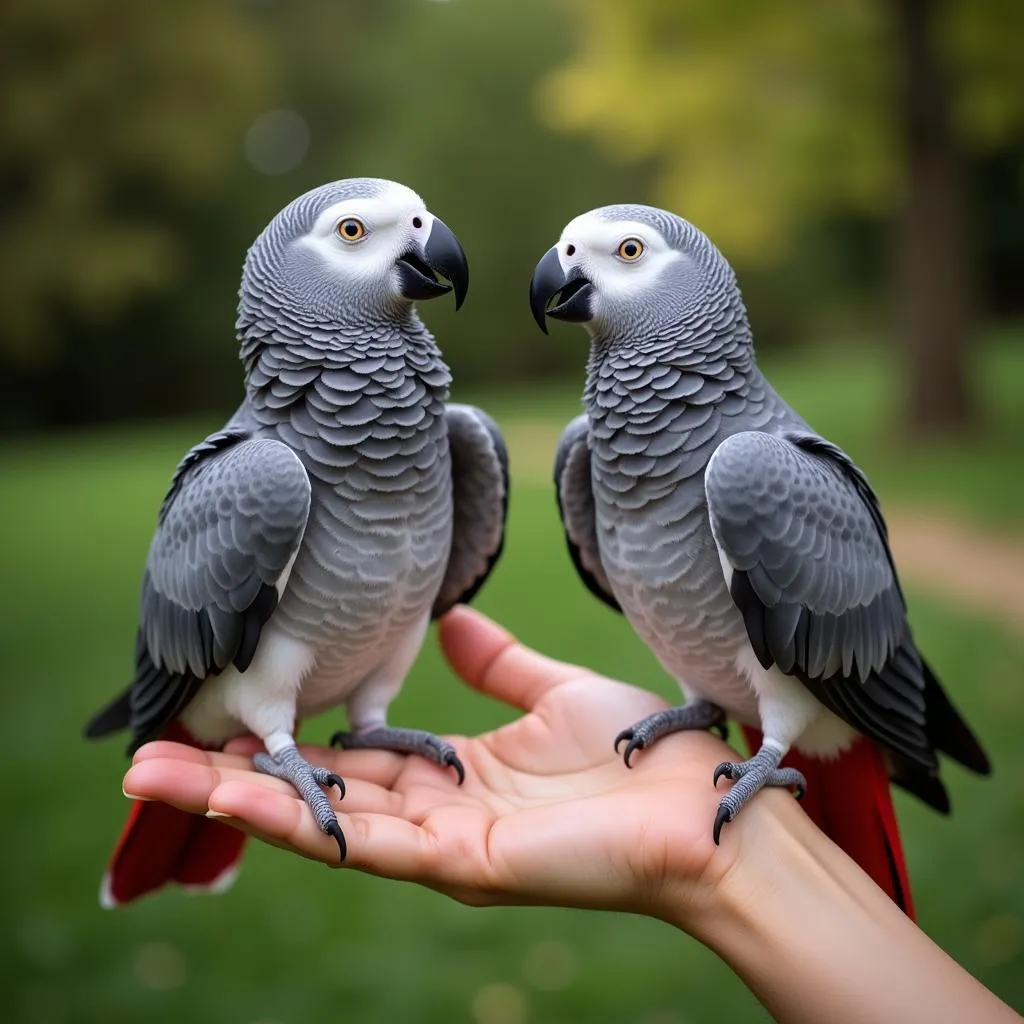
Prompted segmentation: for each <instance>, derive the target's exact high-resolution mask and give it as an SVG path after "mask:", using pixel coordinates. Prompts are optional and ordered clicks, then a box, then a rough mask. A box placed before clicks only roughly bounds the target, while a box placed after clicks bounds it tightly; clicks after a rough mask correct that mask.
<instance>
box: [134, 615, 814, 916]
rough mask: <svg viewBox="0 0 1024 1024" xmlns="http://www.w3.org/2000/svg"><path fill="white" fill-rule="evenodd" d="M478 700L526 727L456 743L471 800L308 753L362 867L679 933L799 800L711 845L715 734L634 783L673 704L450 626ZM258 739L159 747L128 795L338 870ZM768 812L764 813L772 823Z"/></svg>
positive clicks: (495, 900)
mask: <svg viewBox="0 0 1024 1024" xmlns="http://www.w3.org/2000/svg"><path fill="white" fill-rule="evenodd" d="M440 639H441V645H442V647H443V649H444V652H445V655H446V656H447V658H448V660H449V662H450V663H451V665H452V667H453V668H454V669H455V671H456V672H457V673H458V674H459V676H460V677H461V678H462V679H464V680H465V681H466V682H467V683H468V684H469V685H470V686H472V687H473V688H475V689H477V690H480V691H481V692H483V693H485V694H487V695H489V696H492V697H494V698H496V699H498V700H501V701H504V702H505V703H507V704H511V705H512V706H514V707H517V708H520V709H522V710H523V711H525V712H526V714H525V715H524V716H523V717H521V718H519V719H517V720H516V721H515V722H512V723H511V724H509V725H506V726H503V727H502V728H500V729H497V730H495V731H493V732H488V733H484V734H483V735H481V736H478V737H475V738H464V737H454V738H452V742H453V743H454V744H455V746H456V748H457V750H458V753H459V756H460V757H461V758H462V761H463V763H464V765H465V766H466V772H467V777H466V781H465V784H464V785H463V786H456V785H455V784H454V781H453V779H452V777H451V774H450V772H446V771H444V770H442V769H440V768H438V767H436V766H435V765H432V764H430V763H428V762H427V761H425V760H423V759H422V758H417V757H405V756H403V755H399V754H391V753H386V752H381V751H358V750H354V751H338V750H332V749H329V748H322V747H305V748H304V750H303V752H304V755H305V756H306V757H307V758H308V759H309V760H310V761H311V762H312V763H314V764H320V765H323V766H324V767H326V768H328V769H329V770H331V771H334V772H337V773H338V774H340V775H341V776H343V777H344V779H345V781H346V785H347V793H346V796H345V798H344V800H341V801H338V800H337V797H336V796H335V798H334V799H335V805H336V807H337V809H338V811H339V814H338V819H339V822H340V823H341V827H342V829H343V830H344V832H345V834H346V837H347V838H348V850H349V854H348V859H347V861H346V866H348V867H355V868H359V869H361V870H364V871H368V872H370V873H372V874H376V875H382V876H386V877H389V878H396V879H403V880H407V881H415V882H419V883H421V884H423V885H427V886H429V887H431V888H434V889H437V890H439V891H441V892H444V893H447V894H448V895H450V896H453V897H454V898H456V899H459V900H461V901H463V902H465V903H469V904H474V905H484V904H501V903H506V904H508V903H517V904H538V903H550V904H557V905H560V906H577V907H591V908H596V909H615V910H628V911H635V912H640V913H648V914H652V915H655V916H669V915H670V914H671V916H672V917H673V919H675V920H676V921H679V919H680V916H681V913H682V915H683V916H684V917H686V916H690V915H691V914H699V913H700V912H701V911H704V910H707V909H708V901H709V900H711V899H713V898H714V896H715V893H716V892H717V890H718V888H719V883H720V881H721V880H722V879H723V878H725V877H726V875H727V874H728V873H729V869H730V867H731V865H732V864H733V863H734V862H735V860H736V859H737V858H738V857H740V856H742V849H743V847H744V846H746V845H748V844H749V843H750V840H749V838H748V837H750V836H751V835H752V834H756V831H757V829H758V827H759V819H760V818H763V816H764V815H765V814H770V813H772V810H771V809H772V808H778V807H781V806H782V805H783V802H785V803H786V804H793V803H794V801H793V800H792V798H791V797H789V796H788V795H786V794H781V793H780V794H771V793H767V792H766V793H765V794H762V795H761V796H759V799H758V800H757V801H754V802H753V803H752V805H751V807H750V809H749V810H748V811H747V812H746V813H745V814H743V815H741V816H740V817H739V818H738V819H737V821H736V822H735V823H734V824H733V825H732V826H731V827H730V829H729V831H728V833H727V835H728V837H729V841H728V842H723V845H722V846H721V847H716V846H715V845H714V844H713V842H712V840H711V826H712V823H713V821H714V818H715V812H716V809H717V806H718V800H719V797H720V795H721V794H720V793H716V790H715V787H714V786H713V785H712V773H713V771H714V768H715V765H717V764H718V763H719V762H720V761H723V760H726V759H728V758H731V757H732V756H733V752H732V751H731V750H730V749H729V748H728V747H726V746H725V744H723V743H722V742H721V741H720V740H719V739H717V738H716V737H714V736H711V735H710V734H707V733H703V732H700V733H686V734H677V735H675V736H671V737H666V738H664V739H662V740H660V741H659V742H658V744H657V745H656V746H655V747H653V748H652V749H651V750H648V751H643V752H641V753H640V755H639V756H637V757H635V758H634V759H633V765H634V767H633V768H632V769H631V770H628V769H626V768H625V766H624V765H623V763H622V758H621V757H620V756H619V755H617V754H616V753H615V751H614V750H613V748H612V741H613V739H614V737H615V735H616V734H617V733H618V732H619V731H620V729H622V727H623V725H624V724H628V723H630V722H633V721H636V720H638V719H640V718H642V717H644V716H645V715H647V714H650V713H651V712H653V711H655V710H657V709H658V708H659V707H663V706H665V705H664V703H663V702H662V701H661V700H660V699H659V698H658V697H656V696H655V695H653V694H651V693H648V692H646V691H644V690H641V689H638V688H636V687H633V686H628V685H626V684H624V683H619V682H614V681H612V680H610V679H605V678H603V677H601V676H598V675H596V674H594V673H592V672H590V671H587V670H585V669H582V668H578V667H575V666H571V665H567V664H564V663H562V662H558V661H554V660H552V659H550V658H546V657H544V656H542V655H540V654H538V653H536V652H535V651H532V650H530V649H529V648H527V647H524V646H522V645H521V644H519V643H517V642H516V640H515V639H514V638H513V637H512V636H510V635H509V634H508V633H507V632H505V631H504V630H503V629H501V628H500V627H499V626H497V625H496V624H495V623H493V622H492V621H491V620H489V619H487V618H486V617H484V616H483V615H481V614H479V613H478V612H474V611H471V610H469V609H465V608H460V609H456V610H455V611H453V612H452V613H450V614H449V615H448V616H447V617H446V618H445V619H444V620H443V621H442V623H441V626H440ZM256 749H259V748H258V747H257V745H256V744H255V741H253V740H245V741H236V742H235V743H233V744H231V745H230V746H229V750H228V752H225V753H209V752H205V751H201V750H197V749H195V748H192V747H185V746H181V745H179V744H175V743H167V742H156V743H150V744H148V745H147V746H145V747H143V748H142V749H141V750H139V752H138V753H137V754H136V755H135V760H134V764H133V766H132V768H131V769H130V770H129V771H128V773H127V775H126V776H125V780H124V790H125V793H126V795H128V796H131V797H139V798H143V799H152V800H163V801H165V802H167V803H170V804H173V805H175V806H176V807H180V808H183V809H185V810H188V811H192V812H195V813H210V814H211V815H216V816H224V820H225V821H226V822H227V823H228V824H231V825H234V826H236V827H238V828H242V829H244V830H245V831H247V832H250V833H252V834H253V835H255V836H257V837H258V838H260V839H263V840H264V841H266V842H269V843H272V844H274V845H277V846H282V847H285V848H287V849H291V850H293V851H294V852H296V853H300V854H302V855H304V856H306V857H310V858H313V859H316V860H322V861H324V862H325V863H327V864H331V865H337V856H338V854H337V845H336V844H335V842H334V840H333V839H331V838H330V837H329V836H325V835H324V834H323V833H322V832H321V831H320V830H319V828H318V827H317V825H316V823H315V822H314V821H313V818H312V817H311V815H310V814H309V811H308V808H307V807H306V805H305V804H304V803H303V801H302V800H301V799H300V798H299V797H298V795H297V794H296V792H295V791H294V789H293V788H292V787H291V786H290V785H288V784H287V783H284V782H281V781H279V780H277V779H275V778H273V777H271V776H268V775H264V774H260V773H258V772H256V771H255V770H254V768H253V767H252V763H251V760H250V759H249V757H248V756H245V755H247V754H251V753H252V752H254V751H255V750H256ZM758 806H760V807H761V811H758V810H756V808H757V807H758Z"/></svg>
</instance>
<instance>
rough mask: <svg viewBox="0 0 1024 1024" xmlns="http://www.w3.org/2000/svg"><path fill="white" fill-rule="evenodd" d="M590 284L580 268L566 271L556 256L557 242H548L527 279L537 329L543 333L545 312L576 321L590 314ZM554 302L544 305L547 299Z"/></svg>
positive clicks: (546, 327) (545, 323) (551, 315)
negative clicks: (547, 247) (530, 278)
mask: <svg viewBox="0 0 1024 1024" xmlns="http://www.w3.org/2000/svg"><path fill="white" fill-rule="evenodd" d="M593 290H594V286H593V285H592V284H591V283H590V281H588V280H587V279H586V278H585V277H584V276H583V272H582V271H581V270H579V269H577V268H576V267H573V268H572V270H570V271H569V273H568V274H566V273H565V271H563V270H562V264H561V262H560V261H559V259H558V246H552V247H551V248H550V249H548V251H547V252H546V253H544V255H543V256H542V257H541V260H540V263H538V264H537V268H536V269H535V270H534V272H533V279H532V280H531V281H530V311H531V312H532V313H533V319H534V320H536V321H537V325H538V326H539V327H540V329H541V330H542V331H543V332H544V333H545V334H547V333H548V325H547V321H546V320H545V319H544V318H545V316H550V317H553V318H554V319H555V320H565V321H568V322H569V323H576V324H580V323H583V322H584V321H586V320H589V319H590V318H591V316H593V312H592V311H591V308H590V296H591V293H592V292H593ZM552 299H554V300H555V304H554V305H553V306H552V307H551V308H550V309H548V303H549V302H551V300H552Z"/></svg>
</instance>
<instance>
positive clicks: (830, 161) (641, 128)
mask: <svg viewBox="0 0 1024 1024" xmlns="http://www.w3.org/2000/svg"><path fill="white" fill-rule="evenodd" d="M570 9H571V10H572V12H573V15H574V19H573V20H574V22H575V23H576V24H578V26H579V28H580V34H579V40H580V41H579V45H578V47H577V50H576V52H575V54H574V56H573V58H572V60H571V61H570V62H568V64H567V65H566V66H565V67H563V68H562V69H560V70H559V71H557V72H555V73H553V74H552V75H551V76H549V78H548V79H547V81H546V82H545V84H544V87H543V89H542V91H541V94H540V102H539V106H540V109H541V111H542V112H543V113H544V114H545V116H546V117H547V118H548V120H549V122H550V123H551V124H553V125H556V126H558V127H560V128H572V129H577V130H582V131H585V132H587V133H588V134H590V135H592V136H594V137H595V138H597V139H598V140H600V142H601V143H602V148H603V150H604V151H605V152H606V153H607V154H608V155H609V156H610V157H613V158H615V159H618V160H622V161H626V162H635V161H639V160H645V161H650V160H652V159H656V160H657V166H658V177H657V188H656V195H657V198H658V200H659V201H660V202H661V203H662V205H665V206H667V207H669V208H671V209H675V210H679V211H681V212H684V213H685V214H686V215H687V216H688V217H690V218H691V219H693V220H695V221H696V222H698V223H699V224H701V225H702V227H704V228H705V230H707V231H708V232H709V233H710V234H711V236H712V237H713V238H715V239H716V241H718V242H719V243H720V244H721V245H722V247H723V248H724V249H725V250H726V251H728V252H729V253H730V254H731V255H735V256H736V257H737V258H740V259H742V260H743V261H744V262H747V263H750V264H757V263H772V262H774V261H777V260H778V259H779V258H780V256H781V255H782V254H784V253H785V252H786V250H787V248H788V246H789V245H790V244H791V243H792V241H793V240H794V238H795V237H796V234H795V231H794V229H795V228H796V227H799V226H800V225H802V224H804V223H806V222H807V221H809V220H812V221H813V220H814V219H815V218H817V217H820V216H821V215H822V214H823V213H833V212H835V211H837V210H840V211H854V212H857V213H861V214H867V215H869V216H877V215H882V214H887V213H889V212H890V211H891V209H892V208H893V206H894V204H895V203H896V202H898V200H899V199H900V198H901V192H902V189H903V187H904V184H905V183H904V181H903V175H902V144H903V143H902V140H901V137H900V129H899V127H898V126H897V124H896V123H895V119H894V114H895V111H896V110H897V104H896V100H895V88H896V86H895V84H894V83H895V82H896V78H897V67H896V60H897V59H898V58H897V57H896V55H895V54H894V51H893V46H892V39H891V34H892V29H891V20H892V18H891V4H890V3H889V2H888V0H876V2H874V3H864V2H862V0H842V2H838V3H825V4H807V3H804V2H802V0H778V2H775V3H771V4H763V3H758V2H757V0H732V2H728V3H720V4H707V3H695V2H692V0H691V2H684V3H679V2H676V0H638V2H636V3H630V4H622V3H618V2H617V0H570ZM1022 31H1024V6H1022V5H1021V4H1019V3H1015V2H1014V0H980V2H978V3H970V4H962V3H946V4H945V5H943V7H942V9H941V18H940V24H939V25H938V30H937V34H938V35H939V36H940V43H941V48H942V50H943V55H944V56H945V57H946V58H947V60H948V62H949V64H950V65H951V67H952V70H953V73H954V76H955V78H956V80H957V82H958V84H959V88H958V89H957V91H956V112H957V115H958V119H959V123H960V125H961V128H962V134H963V136H964V138H965V140H966V141H967V142H969V143H971V144H973V145H974V146H975V147H986V148H991V147H994V146H996V145H998V144H1000V143H1003V142H1005V141H1006V140H1008V139H1010V138H1011V137H1013V135H1014V133H1015V132H1019V131H1020V130H1021V128H1022V126H1024V93H1022V91H1021V89H1020V72H1019V70H1018V65H1019V60H1018V45H1017V43H1018V41H1019V39H1020V36H1021V32H1022Z"/></svg>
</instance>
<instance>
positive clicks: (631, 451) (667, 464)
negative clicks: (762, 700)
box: [590, 408, 758, 723]
mask: <svg viewBox="0 0 1024 1024" xmlns="http://www.w3.org/2000/svg"><path fill="white" fill-rule="evenodd" d="M595 413H596V414H595ZM591 417H592V419H591V423H592V429H591V436H590V447H591V483H592V488H593V493H594V501H595V512H596V527H597V539H598V547H599V550H600V554H601V563H602V565H603V567H604V570H605V572H606V574H607V576H608V581H609V583H610V584H611V587H612V590H613V592H614V594H615V597H616V598H617V600H618V601H619V604H620V605H621V607H622V610H623V612H624V613H625V615H626V617H627V618H628V619H629V621H630V623H631V625H632V626H633V628H634V629H635V630H636V632H637V634H638V635H639V636H640V638H641V640H643V642H644V643H645V644H646V645H647V646H648V647H649V648H650V649H651V651H652V652H653V653H654V654H655V656H656V657H657V658H658V660H659V661H660V662H661V664H662V666H663V667H664V668H665V670H666V671H667V672H668V673H669V674H670V675H672V676H673V677H674V678H675V679H676V680H677V681H679V683H680V684H681V685H682V686H683V688H684V690H685V691H686V693H687V695H688V696H691V697H693V696H703V697H705V698H707V699H709V700H713V701H714V702H715V703H717V704H719V705H721V706H723V707H725V708H726V709H727V710H728V711H729V712H730V713H731V714H733V715H734V716H736V717H738V718H740V719H746V720H748V721H750V722H753V723H756V722H757V720H758V719H757V699H756V694H755V692H754V690H753V688H752V686H751V685H750V683H749V681H748V679H747V677H746V675H745V674H744V673H743V672H741V671H740V670H739V669H738V668H737V658H739V657H740V656H741V655H742V654H743V653H744V652H746V651H749V642H748V640H747V635H746V629H745V627H744V625H743V620H742V617H741V616H740V614H739V612H738V610H737V609H736V606H735V604H734V602H733V600H732V597H731V595H730V594H729V590H728V588H727V586H726V583H725V577H724V575H723V573H722V567H721V562H720V560H719V557H718V549H717V547H716V546H715V542H714V537H713V535H712V533H711V525H710V521H709V519H708V511H707V504H706V496H705V491H704V470H705V468H706V466H707V463H708V460H709V459H710V457H711V454H712V453H713V451H714V449H715V448H716V447H717V446H718V444H720V443H721V441H722V440H723V439H724V436H725V434H724V432H723V431H721V430H719V431H715V432H714V433H710V434H705V435H704V436H703V438H701V437H700V436H698V435H696V434H695V433H694V432H693V431H678V432H676V433H675V436H674V437H673V436H671V435H669V436H666V435H662V436H660V437H659V438H658V439H657V441H658V443H657V445H654V444H647V445H646V446H644V447H641V446H642V445H644V442H645V438H644V436H643V435H641V434H632V433H631V432H630V430H629V425H628V423H627V424H624V425H623V424H620V423H619V422H618V421H612V422H609V418H608V417H604V416H603V415H602V413H601V412H600V410H591ZM680 418H681V419H683V420H684V421H685V420H686V419H687V411H686V410H685V408H683V409H681V412H680ZM689 418H695V417H693V416H692V415H691V416H690V417H689ZM715 419H717V417H715ZM694 439H696V441H697V442H699V443H696V444H692V446H691V450H689V451H687V450H685V449H686V447H687V445H688V444H690V442H692V441H694ZM651 440H654V439H653V438H652V439H651ZM652 450H653V451H656V452H658V454H655V455H651V454H650V452H651V451H652Z"/></svg>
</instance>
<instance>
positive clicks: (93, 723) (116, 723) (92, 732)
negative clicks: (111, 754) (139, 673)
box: [82, 687, 132, 740]
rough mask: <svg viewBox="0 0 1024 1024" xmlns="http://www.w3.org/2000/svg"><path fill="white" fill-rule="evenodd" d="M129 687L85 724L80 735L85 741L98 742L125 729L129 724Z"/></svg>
mask: <svg viewBox="0 0 1024 1024" xmlns="http://www.w3.org/2000/svg"><path fill="white" fill-rule="evenodd" d="M131 693H132V691H131V687H128V689H127V690H124V691H123V692H122V693H119V694H118V695H117V696H116V697H115V698H114V699H113V700H112V701H111V702H110V703H109V704H108V705H107V706H106V707H104V708H101V709H100V710H99V711H97V712H96V714H95V715H93V716H92V718H90V719H89V721H88V722H86V724H85V728H84V729H83V730H82V735H83V737H84V738H85V739H87V740H99V739H103V738H104V737H106V736H109V735H111V734H112V733H115V732H121V731H123V730H124V729H127V728H128V726H129V725H130V724H131V718H132V708H131Z"/></svg>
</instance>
